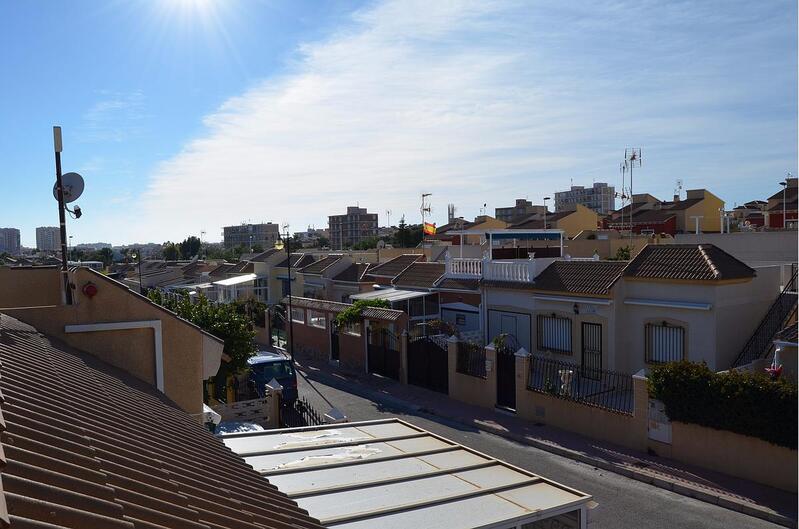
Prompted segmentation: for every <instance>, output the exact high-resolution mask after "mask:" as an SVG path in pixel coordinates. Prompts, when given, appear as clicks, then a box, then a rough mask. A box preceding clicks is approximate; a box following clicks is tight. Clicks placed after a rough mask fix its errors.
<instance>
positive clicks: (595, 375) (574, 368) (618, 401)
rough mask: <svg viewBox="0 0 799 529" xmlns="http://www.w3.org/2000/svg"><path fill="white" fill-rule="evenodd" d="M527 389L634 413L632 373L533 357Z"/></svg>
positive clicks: (619, 411) (588, 404) (602, 407)
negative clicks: (584, 366)
mask: <svg viewBox="0 0 799 529" xmlns="http://www.w3.org/2000/svg"><path fill="white" fill-rule="evenodd" d="M527 388H528V389H530V390H531V391H535V392H538V393H544V394H547V395H551V396H553V397H558V398H562V399H566V400H572V401H574V402H579V403H580V404H584V405H586V406H593V407H595V408H601V409H603V410H608V411H612V412H616V413H623V414H626V415H632V413H633V408H634V404H635V400H634V397H633V377H632V375H628V374H624V373H617V372H615V371H606V370H604V369H596V368H586V369H584V368H583V367H582V366H580V365H577V364H573V363H570V362H562V361H560V360H553V359H549V358H541V357H537V356H533V357H532V358H531V359H530V376H529V378H528V383H527Z"/></svg>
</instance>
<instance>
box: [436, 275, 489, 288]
mask: <svg viewBox="0 0 799 529" xmlns="http://www.w3.org/2000/svg"><path fill="white" fill-rule="evenodd" d="M436 288H441V289H445V290H474V291H477V289H479V288H480V280H479V279H459V278H455V277H445V278H443V279H442V280H441V281H439V282H438V284H437V285H436Z"/></svg>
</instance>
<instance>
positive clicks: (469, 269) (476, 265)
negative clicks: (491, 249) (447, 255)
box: [446, 259, 483, 278]
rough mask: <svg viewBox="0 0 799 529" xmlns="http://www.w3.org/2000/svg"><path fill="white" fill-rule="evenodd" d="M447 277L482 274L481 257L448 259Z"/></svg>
mask: <svg viewBox="0 0 799 529" xmlns="http://www.w3.org/2000/svg"><path fill="white" fill-rule="evenodd" d="M446 275H447V277H461V278H479V277H482V275H483V260H482V259H448V260H447V261H446Z"/></svg>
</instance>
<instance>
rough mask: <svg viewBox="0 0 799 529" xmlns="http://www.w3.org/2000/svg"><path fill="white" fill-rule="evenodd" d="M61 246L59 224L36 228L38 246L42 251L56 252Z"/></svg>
mask: <svg viewBox="0 0 799 529" xmlns="http://www.w3.org/2000/svg"><path fill="white" fill-rule="evenodd" d="M60 247H61V231H60V230H59V228H58V227H57V226H40V227H38V228H36V248H37V249H38V250H39V251H40V252H55V251H56V250H58V249H59V248H60Z"/></svg>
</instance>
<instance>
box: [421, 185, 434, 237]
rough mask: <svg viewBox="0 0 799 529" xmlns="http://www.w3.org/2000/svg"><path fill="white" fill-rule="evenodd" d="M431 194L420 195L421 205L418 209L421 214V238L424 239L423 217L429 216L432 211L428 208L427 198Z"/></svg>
mask: <svg viewBox="0 0 799 529" xmlns="http://www.w3.org/2000/svg"><path fill="white" fill-rule="evenodd" d="M432 194H433V193H422V205H421V206H420V207H419V212H420V213H421V214H422V238H424V222H425V216H426V215H429V214H430V211H431V210H432V209H431V207H430V200H429V199H428V197H429V196H430V195H432Z"/></svg>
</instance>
